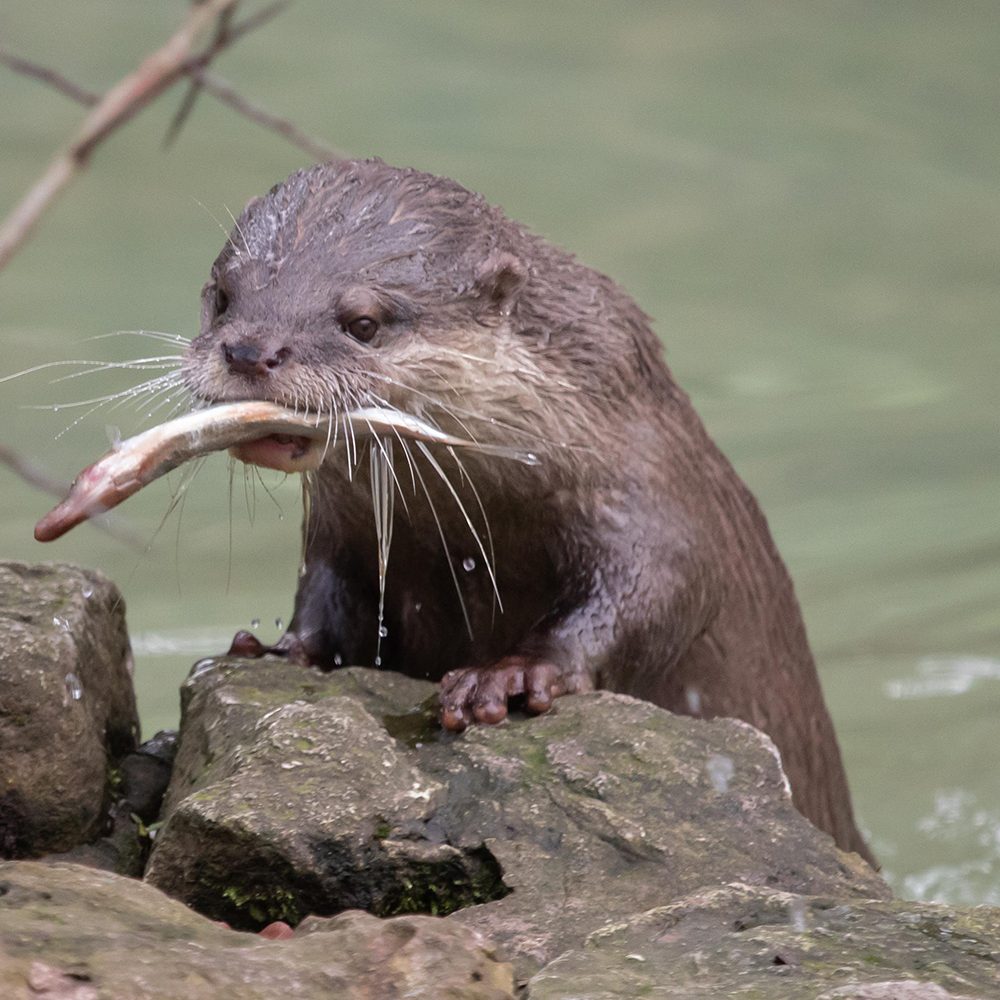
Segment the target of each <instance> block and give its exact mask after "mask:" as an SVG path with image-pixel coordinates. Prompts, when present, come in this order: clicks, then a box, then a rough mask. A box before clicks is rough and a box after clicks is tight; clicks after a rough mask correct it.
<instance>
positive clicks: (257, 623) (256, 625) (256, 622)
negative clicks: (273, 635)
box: [250, 618, 260, 628]
mask: <svg viewBox="0 0 1000 1000" xmlns="http://www.w3.org/2000/svg"><path fill="white" fill-rule="evenodd" d="M250 628H260V619H259V618H251V619H250Z"/></svg>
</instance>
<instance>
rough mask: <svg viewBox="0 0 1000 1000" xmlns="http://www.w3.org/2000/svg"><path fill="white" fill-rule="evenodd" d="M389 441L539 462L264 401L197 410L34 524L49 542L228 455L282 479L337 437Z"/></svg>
mask: <svg viewBox="0 0 1000 1000" xmlns="http://www.w3.org/2000/svg"><path fill="white" fill-rule="evenodd" d="M339 431H343V433H344V434H345V436H346V435H347V434H348V432H351V433H352V434H360V435H362V436H365V435H369V436H370V435H378V434H385V435H391V436H396V435H400V436H402V437H407V438H412V439H415V440H418V441H424V442H426V443H428V444H438V445H443V446H447V447H452V448H471V449H473V450H475V451H478V452H482V453H485V454H491V455H497V456H500V457H504V458H512V459H515V460H518V461H521V462H524V463H526V464H535V463H536V461H537V459H536V458H535V456H534V455H533V454H531V453H529V452H523V451H521V450H519V449H516V448H511V447H508V446H506V445H499V444H489V443H485V442H481V441H474V440H472V439H470V438H462V437H456V436H454V435H452V434H448V433H446V432H445V431H442V430H440V429H439V428H437V427H435V426H434V425H433V424H431V423H429V422H427V421H426V420H424V419H422V418H421V417H418V416H414V415H413V414H410V413H406V412H404V411H402V410H395V409H392V408H389V407H365V408H361V409H356V410H350V411H348V412H346V413H345V414H344V415H343V416H341V417H336V416H325V417H317V416H316V415H315V414H312V415H310V414H308V413H302V412H296V411H295V410H291V409H288V408H287V407H283V406H279V405H277V404H275V403H268V402H265V401H263V400H247V401H243V402H236V403H222V404H220V405H217V406H211V407H207V408H205V409H199V410H193V411H191V412H190V413H185V414H183V415H182V416H180V417H176V418H175V419H173V420H168V421H166V422H165V423H162V424H158V425H157V426H156V427H151V428H150V429H149V430H146V431H143V432H141V433H140V434H136V435H135V436H134V437H131V438H128V439H127V440H125V441H123V442H121V444H119V445H117V446H116V447H114V448H112V449H111V451H109V452H108V453H107V454H106V455H103V456H102V457H101V458H99V459H98V460H97V461H96V462H94V463H93V464H92V465H88V466H87V467H86V468H85V469H84V470H83V471H82V472H80V473H79V475H78V476H77V477H76V478H75V479H74V480H73V484H72V486H71V487H70V490H69V493H68V494H67V496H66V498H65V499H64V500H62V501H61V502H60V503H59V504H57V505H56V506H55V507H54V508H53V509H52V510H51V511H49V513H47V514H46V515H45V516H44V517H42V518H41V519H40V520H39V521H38V523H37V524H36V525H35V538H36V540H37V541H39V542H51V541H54V540H55V539H57V538H59V537H61V536H62V535H64V534H66V532H67V531H69V530H70V529H71V528H74V527H76V526H77V525H78V524H81V523H82V522H83V521H86V520H87V519H88V518H92V517H96V516H98V515H100V514H104V513H106V512H107V511H109V510H111V509H112V508H114V507H117V506H118V504H120V503H121V502H122V501H123V500H127V499H128V498H129V497H130V496H132V495H133V494H134V493H138V492H139V490H141V489H142V488H143V487H144V486H148V485H149V484H150V483H152V482H153V481H154V480H156V479H159V478H160V477H161V476H163V475H166V473H168V472H170V471H171V470H172V469H176V468H177V467H178V466H180V465H183V464H184V463H185V462H189V461H191V460H192V459H193V458H198V457H199V456H201V455H207V454H210V453H211V452H214V451H223V450H226V449H230V450H231V452H232V453H233V454H234V455H235V456H236V457H237V458H241V459H243V460H244V461H248V462H250V463H251V464H255V465H264V466H267V467H270V468H276V469H280V470H281V471H284V472H308V471H310V470H313V469H316V468H318V467H319V465H320V464H321V463H322V462H323V459H324V458H325V456H326V454H327V452H328V451H329V449H330V446H331V442H334V441H336V439H337V436H338V432H339Z"/></svg>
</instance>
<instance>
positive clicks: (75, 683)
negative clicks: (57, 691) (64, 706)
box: [66, 674, 83, 701]
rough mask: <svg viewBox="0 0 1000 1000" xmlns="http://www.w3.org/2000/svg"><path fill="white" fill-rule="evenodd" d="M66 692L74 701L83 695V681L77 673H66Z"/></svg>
mask: <svg viewBox="0 0 1000 1000" xmlns="http://www.w3.org/2000/svg"><path fill="white" fill-rule="evenodd" d="M66 693H67V694H68V695H69V696H70V697H71V698H72V699H73V701H79V700H80V699H81V698H82V697H83V683H82V682H81V681H80V678H79V677H77V676H76V674H67V675H66Z"/></svg>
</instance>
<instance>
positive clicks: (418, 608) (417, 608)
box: [413, 601, 424, 613]
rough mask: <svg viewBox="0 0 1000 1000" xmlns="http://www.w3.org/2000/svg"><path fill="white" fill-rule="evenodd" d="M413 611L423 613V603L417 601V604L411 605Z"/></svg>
mask: <svg viewBox="0 0 1000 1000" xmlns="http://www.w3.org/2000/svg"><path fill="white" fill-rule="evenodd" d="M413 610H414V611H416V612H418V613H419V612H421V611H423V610H424V602H423V601H417V603H416V604H414V605H413Z"/></svg>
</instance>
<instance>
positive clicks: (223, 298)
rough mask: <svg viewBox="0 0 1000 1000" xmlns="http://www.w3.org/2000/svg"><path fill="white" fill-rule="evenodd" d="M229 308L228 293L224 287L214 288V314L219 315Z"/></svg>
mask: <svg viewBox="0 0 1000 1000" xmlns="http://www.w3.org/2000/svg"><path fill="white" fill-rule="evenodd" d="M228 308H229V294H228V292H227V291H226V290H225V289H224V288H220V287H219V286H218V285H216V288H215V315H216V316H221V315H222V314H223V313H224V312H225V311H226V310H227V309H228Z"/></svg>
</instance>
